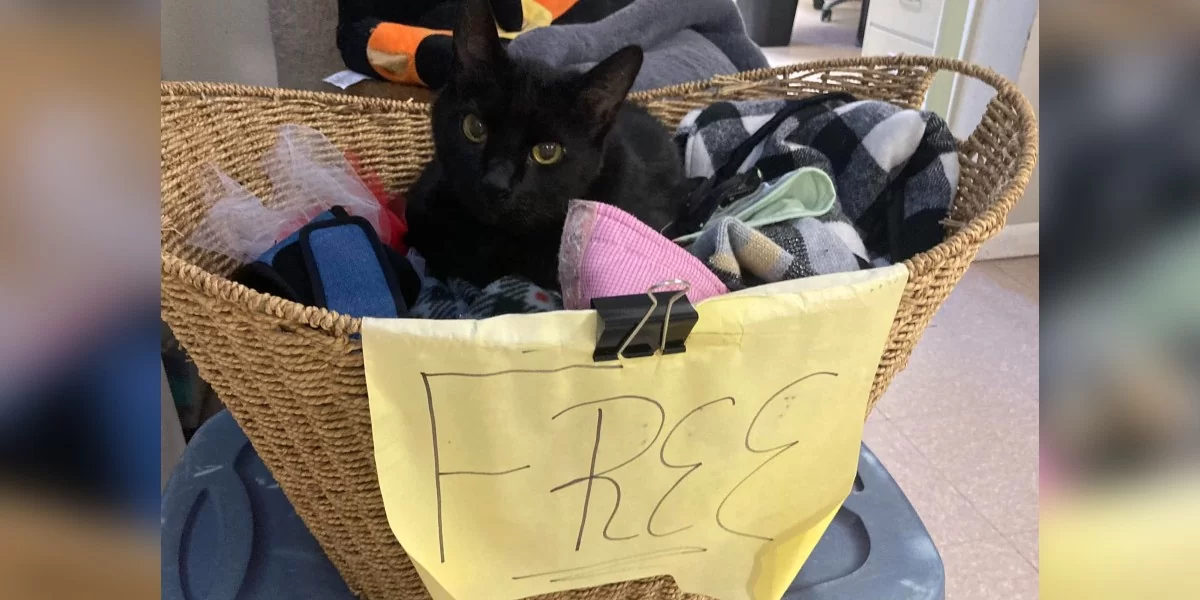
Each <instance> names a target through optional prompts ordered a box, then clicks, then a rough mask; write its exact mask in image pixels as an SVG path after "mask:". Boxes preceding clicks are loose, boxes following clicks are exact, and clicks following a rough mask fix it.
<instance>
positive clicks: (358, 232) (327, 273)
mask: <svg viewBox="0 0 1200 600" xmlns="http://www.w3.org/2000/svg"><path fill="white" fill-rule="evenodd" d="M308 246H309V248H310V249H311V251H312V257H313V262H314V265H313V266H314V267H315V268H316V273H313V274H312V275H318V276H319V277H320V284H321V287H322V288H323V289H324V292H325V307H326V308H328V309H330V310H334V311H337V312H340V313H342V314H347V315H354V316H358V317H397V316H400V315H398V314H397V312H396V299H395V298H394V297H393V295H392V291H391V288H390V287H389V286H388V281H387V279H386V277H385V275H384V272H383V269H382V268H381V266H380V264H379V259H378V257H377V255H376V253H375V245H374V244H372V243H371V240H370V239H369V238H368V237H367V232H366V231H364V230H363V228H362V227H360V226H358V225H356V224H346V225H335V226H330V227H320V228H315V229H313V230H311V231H310V232H309V233H308Z"/></svg>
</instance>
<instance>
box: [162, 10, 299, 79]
mask: <svg viewBox="0 0 1200 600" xmlns="http://www.w3.org/2000/svg"><path fill="white" fill-rule="evenodd" d="M161 14H162V78H163V79H167V80H174V81H184V80H190V81H220V82H226V83H244V84H249V85H266V86H275V85H276V84H277V82H278V77H277V75H276V70H275V51H274V46H273V44H272V42H271V26H270V23H269V22H268V20H267V0H163V1H162V13H161Z"/></svg>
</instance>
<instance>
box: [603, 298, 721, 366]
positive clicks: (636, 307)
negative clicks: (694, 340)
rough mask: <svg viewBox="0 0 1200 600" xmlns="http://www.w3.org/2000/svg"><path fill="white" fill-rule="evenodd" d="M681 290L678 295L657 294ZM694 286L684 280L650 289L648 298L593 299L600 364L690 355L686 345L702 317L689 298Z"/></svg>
mask: <svg viewBox="0 0 1200 600" xmlns="http://www.w3.org/2000/svg"><path fill="white" fill-rule="evenodd" d="M676 286H680V287H682V288H683V289H680V290H678V291H675V292H671V291H665V292H660V291H657V290H659V289H661V288H666V287H676ZM691 287H692V286H691V284H689V283H688V282H686V281H683V280H682V279H674V280H671V281H664V282H662V283H657V284H655V285H652V286H650V289H648V290H646V294H645V295H642V294H635V295H632V296H610V297H608V298H593V299H592V308H593V309H595V310H596V312H598V313H599V317H600V320H599V324H598V325H597V329H596V351H595V352H593V353H592V360H595V361H596V362H600V361H605V360H616V359H617V357H624V358H637V357H642V356H653V355H654V353H655V352H657V351H661V352H662V353H663V354H676V353H679V352H686V351H687V348H686V347H685V346H684V342H686V341H687V337H688V334H690V333H691V332H692V328H693V327H695V326H696V321H698V320H699V319H700V315H699V314H697V313H696V309H695V307H693V306H692V304H691V303H690V302H688V299H687V298H686V295H687V292H688V290H689V289H691Z"/></svg>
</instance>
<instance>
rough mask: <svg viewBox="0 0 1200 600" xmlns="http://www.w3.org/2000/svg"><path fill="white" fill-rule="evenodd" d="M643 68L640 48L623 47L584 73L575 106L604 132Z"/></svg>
mask: <svg viewBox="0 0 1200 600" xmlns="http://www.w3.org/2000/svg"><path fill="white" fill-rule="evenodd" d="M641 68H642V49H641V48H638V47H637V46H626V47H624V48H621V49H620V50H617V51H616V52H615V53H613V55H612V56H609V57H608V58H606V59H604V60H603V61H600V63H599V64H597V65H596V66H594V67H592V69H591V70H590V71H588V72H587V73H584V74H583V80H582V83H581V87H580V91H579V97H578V100H577V106H578V108H579V110H581V111H583V112H584V114H585V115H587V116H588V118H589V120H590V121H591V122H593V123H595V124H596V125H597V126H598V127H600V128H601V129H602V130H603V131H605V132H607V131H608V128H609V126H611V125H612V123H613V121H614V120H615V119H616V118H617V111H618V110H620V108H621V103H622V102H624V101H625V96H627V95H628V94H629V88H631V87H633V81H634V80H635V79H637V75H638V71H640V70H641Z"/></svg>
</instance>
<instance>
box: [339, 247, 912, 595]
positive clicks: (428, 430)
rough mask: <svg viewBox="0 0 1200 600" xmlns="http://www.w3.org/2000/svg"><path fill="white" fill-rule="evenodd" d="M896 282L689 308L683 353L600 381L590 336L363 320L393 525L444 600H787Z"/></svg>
mask: <svg viewBox="0 0 1200 600" xmlns="http://www.w3.org/2000/svg"><path fill="white" fill-rule="evenodd" d="M906 280H907V270H906V269H905V268H904V267H903V266H895V267H890V268H886V269H876V270H871V271H863V272H857V273H846V274H840V275H835V276H825V277H818V278H810V279H802V280H796V281H790V282H783V283H778V284H773V285H769V286H761V287H757V288H752V289H750V290H746V291H743V292H739V293H736V294H729V295H725V296H720V297H717V298H712V299H709V300H706V301H704V302H701V303H700V304H698V305H697V311H698V312H699V314H700V320H699V322H698V323H697V324H696V327H695V328H694V329H693V330H692V333H691V335H690V336H689V337H688V340H687V352H685V353H682V354H673V355H669V356H661V355H658V356H652V357H645V358H633V359H624V360H621V361H619V362H618V361H612V362H600V363H597V362H594V361H593V360H592V351H593V350H594V349H595V341H596V314H595V312H593V311H564V312H556V313H548V314H541V315H512V316H505V317H497V318H493V319H487V320H483V321H426V320H415V319H414V320H401V319H367V320H365V321H364V323H363V329H362V340H363V353H364V360H365V363H366V377H367V391H368V395H369V397H370V404H371V424H372V428H373V435H374V444H375V459H376V466H377V468H378V471H379V486H380V490H381V492H382V494H383V502H384V506H385V507H386V510H387V516H388V522H389V524H390V525H391V528H392V531H393V532H394V533H395V534H396V537H397V539H399V541H400V543H401V545H403V546H404V548H405V550H406V551H407V552H408V554H409V556H410V557H411V558H412V560H413V562H414V564H415V565H416V566H417V568H418V570H419V571H420V573H421V576H422V578H423V580H424V581H425V583H426V586H427V587H428V588H429V589H430V592H431V594H432V595H433V597H434V598H435V600H441V599H449V598H454V599H457V600H475V599H478V598H488V599H497V600H505V599H517V598H524V597H527V596H532V595H536V594H543V593H548V592H554V591H560V590H565V589H572V588H583V587H591V586H595V585H600V584H604V583H611V582H617V581H624V580H630V579H638V578H642V577H648V576H653V575H661V574H669V575H671V576H673V577H674V578H675V581H676V582H677V583H678V584H679V586H680V587H681V588H682V589H683V590H685V591H688V592H694V593H699V594H705V595H709V596H712V597H715V598H719V599H722V600H740V599H754V600H777V599H778V598H780V597H781V596H782V594H783V592H784V591H785V590H786V589H787V586H788V585H789V584H790V583H791V581H792V579H793V578H794V577H795V575H796V572H797V571H798V570H799V568H800V566H801V565H802V564H803V562H804V560H805V559H806V558H807V557H808V554H809V553H810V552H811V551H812V548H813V546H814V545H815V544H816V543H817V541H818V540H819V539H820V537H821V535H822V533H823V532H824V530H825V527H826V526H827V525H828V524H829V522H830V520H831V519H832V518H833V516H834V514H835V513H836V511H837V509H838V508H839V507H840V506H841V503H842V501H843V500H845V498H846V495H847V494H848V493H849V491H850V486H851V484H852V481H853V478H854V473H855V469H856V467H857V463H858V448H859V443H860V440H861V438H862V421H863V415H864V412H865V409H866V401H867V396H868V394H869V391H870V388H871V382H872V380H873V378H874V376H875V369H876V366H877V365H878V363H879V357H880V354H881V352H882V350H883V346H884V343H885V341H886V339H887V335H888V331H889V328H890V326H891V322H892V319H893V317H894V316H895V313H896V307H897V304H898V302H899V299H900V295H901V292H902V291H903V287H904V284H905V282H906Z"/></svg>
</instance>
